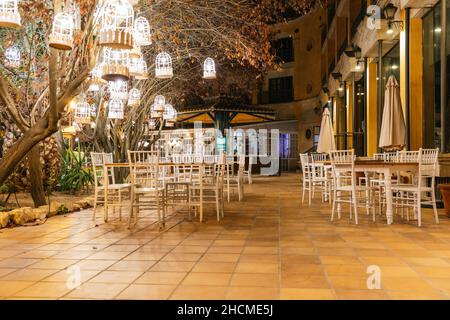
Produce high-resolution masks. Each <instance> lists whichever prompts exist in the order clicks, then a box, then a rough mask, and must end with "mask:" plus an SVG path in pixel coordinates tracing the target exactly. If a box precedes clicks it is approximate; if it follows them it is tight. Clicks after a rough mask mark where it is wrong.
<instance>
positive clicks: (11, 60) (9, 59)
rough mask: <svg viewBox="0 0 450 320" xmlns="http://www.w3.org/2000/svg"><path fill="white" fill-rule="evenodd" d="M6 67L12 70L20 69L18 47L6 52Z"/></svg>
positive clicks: (8, 49) (10, 48)
mask: <svg viewBox="0 0 450 320" xmlns="http://www.w3.org/2000/svg"><path fill="white" fill-rule="evenodd" d="M5 65H6V66H7V67H10V68H18V67H19V66H20V50H19V48H18V47H17V46H12V47H9V48H7V49H6V50H5Z"/></svg>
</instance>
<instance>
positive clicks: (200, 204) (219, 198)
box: [189, 154, 225, 222]
mask: <svg viewBox="0 0 450 320" xmlns="http://www.w3.org/2000/svg"><path fill="white" fill-rule="evenodd" d="M193 167H194V172H195V171H197V173H196V174H195V173H194V174H192V184H191V185H190V187H189V191H190V196H189V206H191V207H193V208H195V209H196V211H198V212H199V216H200V222H203V212H204V205H205V204H214V205H215V206H216V214H217V221H219V220H220V219H221V218H223V217H224V197H223V194H224V190H223V189H224V171H225V154H223V155H222V156H221V157H220V160H219V163H216V164H204V163H202V164H194V165H193ZM208 167H212V168H213V169H212V170H208Z"/></svg>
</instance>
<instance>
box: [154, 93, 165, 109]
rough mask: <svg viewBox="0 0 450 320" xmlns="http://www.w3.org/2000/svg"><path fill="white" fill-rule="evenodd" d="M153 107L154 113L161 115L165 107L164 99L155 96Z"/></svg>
mask: <svg viewBox="0 0 450 320" xmlns="http://www.w3.org/2000/svg"><path fill="white" fill-rule="evenodd" d="M153 105H154V108H155V111H158V112H161V113H163V112H164V110H165V106H166V98H165V97H164V96H161V95H158V96H156V97H155V101H154V103H153Z"/></svg>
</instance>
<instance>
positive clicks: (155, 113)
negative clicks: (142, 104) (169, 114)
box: [150, 104, 163, 119]
mask: <svg viewBox="0 0 450 320" xmlns="http://www.w3.org/2000/svg"><path fill="white" fill-rule="evenodd" d="M155 108H156V105H155V104H152V107H151V108H150V117H151V118H152V119H162V117H163V111H159V110H156V109H155Z"/></svg>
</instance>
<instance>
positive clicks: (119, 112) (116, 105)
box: [108, 99, 124, 119]
mask: <svg viewBox="0 0 450 320" xmlns="http://www.w3.org/2000/svg"><path fill="white" fill-rule="evenodd" d="M123 116H124V106H123V102H122V100H119V99H113V100H111V101H109V103H108V118H109V119H123Z"/></svg>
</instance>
